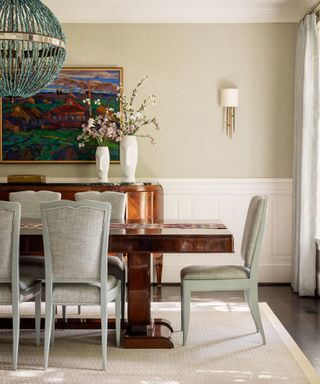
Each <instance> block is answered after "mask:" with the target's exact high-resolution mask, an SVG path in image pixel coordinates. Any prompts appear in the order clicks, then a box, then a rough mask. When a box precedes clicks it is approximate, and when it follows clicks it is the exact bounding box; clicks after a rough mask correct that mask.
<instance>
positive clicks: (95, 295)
mask: <svg viewBox="0 0 320 384" xmlns="http://www.w3.org/2000/svg"><path fill="white" fill-rule="evenodd" d="M117 283H118V280H117V279H116V278H115V277H114V276H111V275H108V281H107V290H108V291H109V290H111V289H112V288H114V287H115V286H116V285H117ZM52 300H53V304H64V305H100V287H99V286H97V285H94V284H86V283H54V285H53V295H52Z"/></svg>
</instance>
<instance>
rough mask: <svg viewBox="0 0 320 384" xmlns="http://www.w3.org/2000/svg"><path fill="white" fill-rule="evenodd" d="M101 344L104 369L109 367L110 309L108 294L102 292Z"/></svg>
mask: <svg viewBox="0 0 320 384" xmlns="http://www.w3.org/2000/svg"><path fill="white" fill-rule="evenodd" d="M101 342H102V369H103V370H104V371H105V370H106V366H107V342H108V307H107V298H106V293H104V292H101Z"/></svg>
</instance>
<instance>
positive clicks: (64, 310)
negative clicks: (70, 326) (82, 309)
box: [62, 305, 68, 323]
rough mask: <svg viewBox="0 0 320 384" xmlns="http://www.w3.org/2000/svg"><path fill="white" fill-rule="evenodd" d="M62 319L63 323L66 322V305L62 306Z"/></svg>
mask: <svg viewBox="0 0 320 384" xmlns="http://www.w3.org/2000/svg"><path fill="white" fill-rule="evenodd" d="M62 318H63V321H64V322H65V323H66V322H67V321H68V318H67V306H66V305H63V306H62Z"/></svg>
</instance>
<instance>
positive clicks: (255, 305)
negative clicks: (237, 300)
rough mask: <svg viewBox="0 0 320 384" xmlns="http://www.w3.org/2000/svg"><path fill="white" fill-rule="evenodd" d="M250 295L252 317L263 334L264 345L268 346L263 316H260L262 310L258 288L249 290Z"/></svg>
mask: <svg viewBox="0 0 320 384" xmlns="http://www.w3.org/2000/svg"><path fill="white" fill-rule="evenodd" d="M249 295H250V299H249V300H250V303H251V306H252V310H251V315H252V317H253V319H254V321H255V323H256V324H257V328H258V330H259V332H260V334H261V338H262V341H263V344H266V337H265V334H264V330H263V326H262V321H261V316H260V310H259V302H258V287H257V286H255V287H253V288H251V289H250V290H249Z"/></svg>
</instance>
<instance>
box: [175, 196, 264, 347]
mask: <svg viewBox="0 0 320 384" xmlns="http://www.w3.org/2000/svg"><path fill="white" fill-rule="evenodd" d="M266 208H267V197H266V196H254V197H253V198H252V199H251V202H250V205H249V209H248V214H247V218H246V223H245V228H244V233H243V238H242V244H241V256H242V258H243V260H244V265H243V266H239V265H226V266H205V265H194V266H189V267H185V268H183V269H182V270H181V327H182V331H183V345H185V344H186V342H187V337H188V330H189V320H190V301H191V293H192V292H198V291H244V295H245V298H246V301H247V303H248V306H249V309H250V312H251V315H252V317H253V320H254V322H255V326H256V330H257V332H260V334H261V337H262V341H263V344H265V343H266V339H265V335H264V330H263V326H262V321H261V316H260V311H259V303H258V258H259V253H260V248H261V242H262V237H263V232H264V226H265V218H266Z"/></svg>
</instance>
